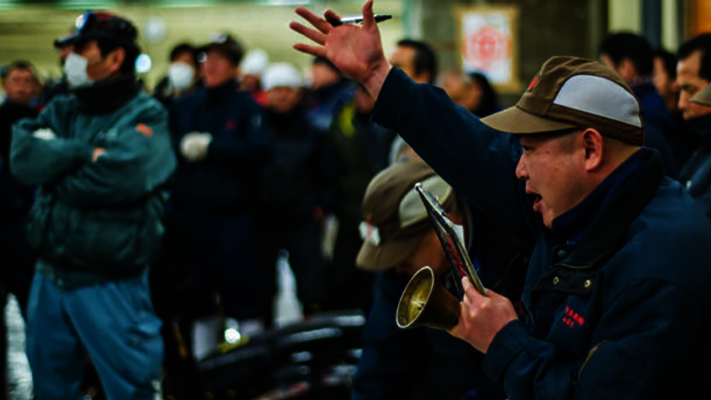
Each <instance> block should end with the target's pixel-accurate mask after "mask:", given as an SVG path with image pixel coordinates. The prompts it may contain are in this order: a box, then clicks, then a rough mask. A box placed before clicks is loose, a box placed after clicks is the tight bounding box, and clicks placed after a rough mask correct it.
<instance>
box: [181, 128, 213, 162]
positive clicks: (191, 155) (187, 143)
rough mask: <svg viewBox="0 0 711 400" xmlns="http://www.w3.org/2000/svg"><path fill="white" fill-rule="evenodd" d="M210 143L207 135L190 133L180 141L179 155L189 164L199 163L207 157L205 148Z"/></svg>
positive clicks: (210, 137) (209, 137) (210, 136)
mask: <svg viewBox="0 0 711 400" xmlns="http://www.w3.org/2000/svg"><path fill="white" fill-rule="evenodd" d="M211 141H212V135H210V134H209V133H201V132H191V133H188V134H187V135H185V136H184V137H183V139H182V140H181V141H180V153H181V154H182V155H183V157H185V159H186V160H188V161H189V162H195V161H200V160H202V159H204V158H205V157H206V156H207V147H208V146H209V145H210V142H211Z"/></svg>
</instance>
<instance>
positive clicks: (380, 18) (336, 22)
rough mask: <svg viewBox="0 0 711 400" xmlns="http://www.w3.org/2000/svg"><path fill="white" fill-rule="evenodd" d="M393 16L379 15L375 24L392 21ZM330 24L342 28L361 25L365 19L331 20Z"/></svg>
mask: <svg viewBox="0 0 711 400" xmlns="http://www.w3.org/2000/svg"><path fill="white" fill-rule="evenodd" d="M392 17H393V16H392V15H389V14H378V15H376V16H375V22H376V23H378V22H383V21H387V20H389V19H392ZM328 23H329V24H331V26H333V27H336V26H340V25H343V24H360V23H363V17H347V18H341V19H329V20H328Z"/></svg>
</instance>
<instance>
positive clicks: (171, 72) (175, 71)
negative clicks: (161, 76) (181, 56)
mask: <svg viewBox="0 0 711 400" xmlns="http://www.w3.org/2000/svg"><path fill="white" fill-rule="evenodd" d="M193 76H195V71H193V68H192V67H191V66H189V65H188V64H185V63H182V62H177V63H174V64H171V65H170V67H169V68H168V79H169V80H170V84H171V85H172V86H173V88H175V89H176V90H185V89H187V88H189V87H190V86H191V85H192V84H193Z"/></svg>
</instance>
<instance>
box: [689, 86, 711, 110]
mask: <svg viewBox="0 0 711 400" xmlns="http://www.w3.org/2000/svg"><path fill="white" fill-rule="evenodd" d="M691 102H692V103H696V104H701V105H702V106H708V107H711V85H709V87H708V88H706V89H704V90H702V91H700V92H699V93H697V94H696V96H694V97H692V98H691Z"/></svg>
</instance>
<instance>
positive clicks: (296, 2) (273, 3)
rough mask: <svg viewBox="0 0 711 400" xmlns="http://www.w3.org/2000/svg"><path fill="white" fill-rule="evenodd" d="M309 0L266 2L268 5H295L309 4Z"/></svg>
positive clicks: (268, 0)
mask: <svg viewBox="0 0 711 400" xmlns="http://www.w3.org/2000/svg"><path fill="white" fill-rule="evenodd" d="M310 2H311V1H310V0H267V4H268V5H270V6H295V5H302V4H309V3H310Z"/></svg>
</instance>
